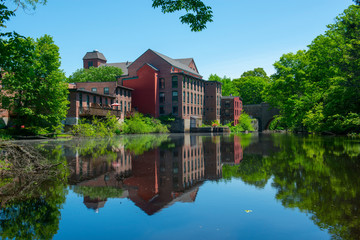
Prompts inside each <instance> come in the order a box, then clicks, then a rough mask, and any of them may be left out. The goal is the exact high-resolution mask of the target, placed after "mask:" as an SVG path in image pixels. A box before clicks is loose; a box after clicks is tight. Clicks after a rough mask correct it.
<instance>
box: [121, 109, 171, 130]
mask: <svg viewBox="0 0 360 240" xmlns="http://www.w3.org/2000/svg"><path fill="white" fill-rule="evenodd" d="M120 130H121V133H125V134H135V133H167V132H169V129H168V126H167V125H164V124H162V123H161V121H160V120H159V119H155V118H152V117H146V116H144V115H142V114H141V113H135V114H134V116H133V117H131V118H128V119H125V120H124V122H123V123H122V124H121V127H120Z"/></svg>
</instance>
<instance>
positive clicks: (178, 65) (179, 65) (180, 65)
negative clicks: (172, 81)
mask: <svg viewBox="0 0 360 240" xmlns="http://www.w3.org/2000/svg"><path fill="white" fill-rule="evenodd" d="M149 50H150V51H152V52H153V53H155V54H156V55H158V56H159V57H161V58H162V59H164V60H165V61H166V62H168V63H169V64H170V65H172V66H173V67H176V68H180V69H182V70H184V71H187V72H189V73H192V74H194V75H196V76H200V77H201V75H200V74H199V73H197V72H196V71H194V70H193V69H191V68H190V67H189V66H187V65H185V64H183V63H181V62H179V61H177V60H175V59H172V58H170V57H168V56H165V55H163V54H161V53H158V52H155V51H154V50H151V49H149Z"/></svg>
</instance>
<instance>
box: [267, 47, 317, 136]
mask: <svg viewBox="0 0 360 240" xmlns="http://www.w3.org/2000/svg"><path fill="white" fill-rule="evenodd" d="M307 66H308V60H307V58H306V52H305V51H298V52H297V53H296V54H293V53H289V54H284V55H283V56H281V57H280V60H279V61H277V62H275V64H274V67H275V70H276V73H275V74H274V75H272V76H271V78H272V81H271V83H270V84H269V85H268V86H267V87H266V89H265V91H264V92H266V100H267V101H268V102H269V103H271V104H272V105H274V106H276V107H278V108H279V109H280V111H281V116H282V118H281V119H282V121H283V122H284V123H285V126H288V127H289V128H291V129H293V130H300V129H302V127H303V124H302V120H303V118H304V113H305V112H306V111H307V110H308V109H309V107H310V106H311V105H312V104H313V103H312V102H314V101H315V100H313V101H312V99H311V97H309V96H306V94H305V90H306V88H307V75H306V72H305V69H306V68H307ZM315 92H316V91H315Z"/></svg>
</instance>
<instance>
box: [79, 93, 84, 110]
mask: <svg viewBox="0 0 360 240" xmlns="http://www.w3.org/2000/svg"><path fill="white" fill-rule="evenodd" d="M82 101H83V99H82V93H79V103H80V107H82Z"/></svg>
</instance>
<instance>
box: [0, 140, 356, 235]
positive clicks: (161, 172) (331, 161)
mask: <svg viewBox="0 0 360 240" xmlns="http://www.w3.org/2000/svg"><path fill="white" fill-rule="evenodd" d="M37 148H39V149H42V151H44V152H47V155H48V157H49V159H52V160H53V161H65V162H66V163H67V168H68V172H66V173H64V174H62V176H64V175H67V176H68V177H67V183H66V182H64V181H63V179H60V178H55V179H53V178H51V177H49V176H47V178H45V179H47V180H46V181H44V182H42V184H40V186H35V185H33V186H32V187H31V188H26V190H24V191H17V190H14V189H12V188H11V187H13V186H14V181H15V180H14V181H13V182H11V181H12V180H11V181H10V183H9V180H6V179H1V182H0V201H1V203H2V208H1V209H0V237H2V238H27V239H51V238H52V237H53V236H54V234H56V233H57V231H58V229H59V219H60V218H61V216H60V215H61V208H62V206H63V204H64V202H65V198H66V195H67V190H68V189H70V190H71V191H73V192H75V193H76V194H77V195H78V196H81V198H82V201H83V204H84V205H85V206H86V207H87V208H88V209H90V210H91V211H89V212H92V211H95V212H99V213H101V212H102V211H103V210H104V209H106V208H107V207H108V208H109V206H110V205H109V203H108V202H109V199H127V200H130V201H131V202H132V203H133V204H134V205H135V206H136V207H137V208H138V209H141V210H142V212H144V213H146V214H147V215H148V216H153V215H157V213H159V212H160V211H162V210H164V209H166V208H169V207H171V206H173V205H174V204H175V203H192V202H195V201H196V199H197V198H198V196H199V189H201V188H202V186H203V185H205V184H204V182H205V181H207V180H211V181H216V182H217V183H218V184H219V190H218V191H221V187H222V186H224V185H225V184H230V185H231V183H232V182H233V181H234V180H236V179H238V180H241V182H243V183H245V184H247V185H248V186H252V187H254V188H256V189H260V190H261V189H264V188H266V187H267V186H269V185H270V186H271V188H272V189H274V190H275V191H276V192H275V195H274V199H275V201H279V202H280V203H281V204H282V206H283V207H284V208H293V209H298V210H300V212H302V213H306V214H308V215H309V218H310V219H311V220H312V221H313V223H314V224H315V225H316V226H318V228H319V231H320V230H322V229H325V230H327V231H328V232H329V234H330V235H331V236H332V237H333V238H335V239H359V238H360V228H359V226H360V219H359V217H358V216H360V200H359V199H360V189H359V186H360V179H359V177H358V176H359V172H360V158H359V157H360V141H358V140H351V139H345V138H323V137H315V136H307V137H299V136H293V135H241V136H236V135H232V136H226V135H224V136H210V135H209V136H202V135H145V136H131V137H119V138H114V139H100V140H99V139H93V140H83V141H79V140H70V141H64V142H41V143H38V144H37ZM15 182H16V181H15ZM18 185H19V184H18ZM18 185H17V186H18ZM9 189H12V191H10V190H9ZM232 191H234V192H237V191H242V190H241V189H237V188H236V186H235V187H233V189H232ZM9 192H11V194H9ZM6 194H7V195H6ZM214 194H217V193H214ZM249 194H250V193H248V192H247V193H244V194H243V195H244V196H243V197H244V198H246V197H247V195H249ZM9 195H10V196H11V197H12V199H13V200H12V201H8V200H7V199H8V197H9ZM20 196H21V197H20ZM24 196H26V197H24ZM219 204H221V205H224V204H225V203H224V202H220V203H219ZM234 207H235V206H232V205H229V208H234ZM274 214H277V213H276V212H271V211H270V213H269V215H264V216H262V217H263V218H264V219H272V218H273V215H274ZM286 221H291V219H286ZM25 222H26V224H25ZM39 222H40V223H41V224H42V225H44V226H46V227H44V226H42V227H43V229H44V231H42V230H41V229H40V228H39V227H38V225H36V224H37V223H39ZM24 224H25V226H27V227H26V228H24V227H23V225H24ZM60 230H61V229H60Z"/></svg>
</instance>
